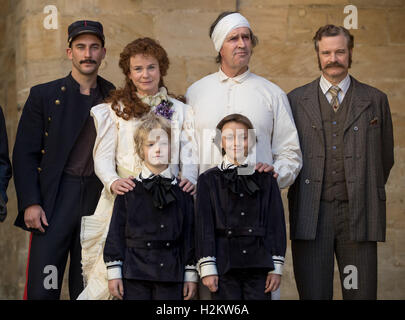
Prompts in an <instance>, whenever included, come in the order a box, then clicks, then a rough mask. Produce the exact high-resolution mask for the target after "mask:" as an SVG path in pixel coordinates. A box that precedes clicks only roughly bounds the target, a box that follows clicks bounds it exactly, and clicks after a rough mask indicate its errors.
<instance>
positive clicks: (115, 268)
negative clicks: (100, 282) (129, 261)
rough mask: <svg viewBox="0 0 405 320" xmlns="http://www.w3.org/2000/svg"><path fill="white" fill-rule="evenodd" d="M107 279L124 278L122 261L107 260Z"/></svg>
mask: <svg viewBox="0 0 405 320" xmlns="http://www.w3.org/2000/svg"><path fill="white" fill-rule="evenodd" d="M106 266H107V279H108V280H113V279H122V261H113V262H107V263H106Z"/></svg>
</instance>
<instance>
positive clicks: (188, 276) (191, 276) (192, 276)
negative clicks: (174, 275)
mask: <svg viewBox="0 0 405 320" xmlns="http://www.w3.org/2000/svg"><path fill="white" fill-rule="evenodd" d="M184 282H198V273H197V268H196V266H190V265H187V266H186V268H185V272H184Z"/></svg>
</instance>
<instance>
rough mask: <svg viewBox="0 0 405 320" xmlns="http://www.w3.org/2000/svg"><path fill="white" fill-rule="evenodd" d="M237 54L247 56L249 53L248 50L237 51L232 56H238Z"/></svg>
mask: <svg viewBox="0 0 405 320" xmlns="http://www.w3.org/2000/svg"><path fill="white" fill-rule="evenodd" d="M238 53H244V54H248V53H249V51H248V50H238V51H235V52H234V53H233V54H234V55H236V54H238Z"/></svg>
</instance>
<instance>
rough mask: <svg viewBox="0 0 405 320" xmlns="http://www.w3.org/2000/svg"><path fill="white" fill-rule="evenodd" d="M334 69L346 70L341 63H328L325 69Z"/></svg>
mask: <svg viewBox="0 0 405 320" xmlns="http://www.w3.org/2000/svg"><path fill="white" fill-rule="evenodd" d="M333 67H340V68H344V67H345V66H344V65H342V64H340V63H339V62H332V63H328V64H327V65H326V66H325V67H324V69H328V68H333Z"/></svg>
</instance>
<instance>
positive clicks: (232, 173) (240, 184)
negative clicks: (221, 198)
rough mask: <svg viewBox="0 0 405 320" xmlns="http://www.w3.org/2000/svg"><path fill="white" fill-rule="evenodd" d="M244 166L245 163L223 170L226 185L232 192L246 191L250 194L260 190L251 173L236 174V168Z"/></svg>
mask: <svg viewBox="0 0 405 320" xmlns="http://www.w3.org/2000/svg"><path fill="white" fill-rule="evenodd" d="M246 167H247V165H241V166H238V167H235V168H233V169H225V170H224V171H223V173H224V178H225V181H226V183H227V186H228V188H229V189H230V190H231V191H232V192H233V193H241V192H246V193H248V194H249V195H252V194H254V193H255V192H256V191H259V190H260V188H259V186H258V185H257V183H256V181H255V179H254V178H253V176H252V175H242V174H238V169H240V168H246Z"/></svg>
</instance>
